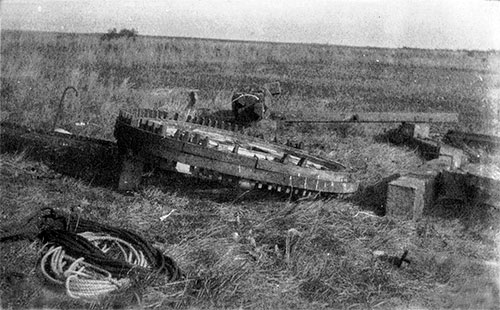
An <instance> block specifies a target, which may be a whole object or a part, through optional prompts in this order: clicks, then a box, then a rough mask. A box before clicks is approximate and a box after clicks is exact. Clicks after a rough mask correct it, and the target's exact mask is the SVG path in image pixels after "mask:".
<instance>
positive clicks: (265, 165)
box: [256, 160, 349, 182]
mask: <svg viewBox="0 0 500 310" xmlns="http://www.w3.org/2000/svg"><path fill="white" fill-rule="evenodd" d="M256 168H257V169H261V170H266V171H274V172H282V171H283V170H285V169H286V171H287V172H288V173H290V174H294V175H303V176H308V177H312V178H320V179H322V180H328V181H335V182H349V178H348V176H347V173H342V172H334V171H329V170H318V169H312V168H303V167H301V166H295V165H285V164H282V163H279V162H275V161H268V160H259V161H257V165H256Z"/></svg>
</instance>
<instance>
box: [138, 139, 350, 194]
mask: <svg viewBox="0 0 500 310" xmlns="http://www.w3.org/2000/svg"><path fill="white" fill-rule="evenodd" d="M142 152H144V153H145V154H151V155H154V156H157V157H162V158H167V159H169V160H174V161H177V162H181V163H185V164H189V165H191V166H195V167H198V168H204V169H208V170H214V171H217V172H219V173H223V174H228V175H233V176H236V177H239V178H244V179H249V180H253V181H257V182H262V183H273V184H275V185H282V186H289V187H293V188H301V189H308V190H314V191H316V190H318V189H319V188H318V187H317V179H313V178H307V177H303V176H288V175H286V174H282V173H277V172H269V171H264V170H259V169H255V168H251V167H245V166H241V165H236V164H232V163H223V162H220V161H217V160H215V159H210V158H202V157H199V156H195V155H192V154H186V153H182V152H175V151H172V150H170V149H168V148H167V147H166V146H165V145H164V144H163V145H160V146H159V147H158V146H153V145H149V144H145V145H144V146H143V148H142ZM326 183H329V184H328V186H324V187H323V188H324V189H325V190H324V191H325V192H334V193H350V192H352V191H353V190H354V191H355V190H356V189H357V184H355V183H350V184H343V183H339V182H326Z"/></svg>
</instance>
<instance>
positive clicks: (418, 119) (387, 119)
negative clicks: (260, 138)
mask: <svg viewBox="0 0 500 310" xmlns="http://www.w3.org/2000/svg"><path fill="white" fill-rule="evenodd" d="M283 122H285V123H455V122H458V114H457V113H398V112H360V113H339V114H335V115H330V116H325V117H321V118H315V119H290V120H283Z"/></svg>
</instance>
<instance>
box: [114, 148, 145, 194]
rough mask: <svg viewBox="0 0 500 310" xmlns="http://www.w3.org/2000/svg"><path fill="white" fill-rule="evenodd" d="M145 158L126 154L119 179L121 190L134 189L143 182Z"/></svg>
mask: <svg viewBox="0 0 500 310" xmlns="http://www.w3.org/2000/svg"><path fill="white" fill-rule="evenodd" d="M143 170H144V160H142V159H140V158H138V157H134V156H129V155H128V156H124V158H123V160H122V172H121V174H120V179H119V181H118V189H119V190H125V191H129V190H134V189H136V188H137V187H138V186H139V184H141V180H142V173H143Z"/></svg>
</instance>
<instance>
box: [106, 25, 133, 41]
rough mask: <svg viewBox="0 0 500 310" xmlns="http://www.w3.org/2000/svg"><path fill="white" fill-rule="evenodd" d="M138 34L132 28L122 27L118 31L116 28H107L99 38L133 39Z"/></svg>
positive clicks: (108, 39)
mask: <svg viewBox="0 0 500 310" xmlns="http://www.w3.org/2000/svg"><path fill="white" fill-rule="evenodd" d="M138 35H139V33H138V32H137V30H135V29H134V28H132V29H130V30H129V29H126V28H124V29H122V30H120V31H119V32H118V31H117V30H116V28H113V29H110V30H108V32H107V33H105V34H103V35H102V36H101V40H103V41H110V40H114V39H119V38H126V39H132V40H134V41H135V38H136V37H137V36H138Z"/></svg>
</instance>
